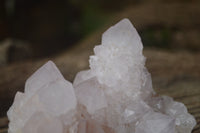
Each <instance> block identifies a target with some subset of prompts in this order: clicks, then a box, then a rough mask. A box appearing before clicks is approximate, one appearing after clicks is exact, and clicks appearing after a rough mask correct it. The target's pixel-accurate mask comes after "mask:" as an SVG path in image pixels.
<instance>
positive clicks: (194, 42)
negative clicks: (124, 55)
mask: <svg viewBox="0 0 200 133" xmlns="http://www.w3.org/2000/svg"><path fill="white" fill-rule="evenodd" d="M122 18H129V19H130V20H131V21H132V23H133V24H134V26H135V27H136V29H137V30H138V32H139V34H140V35H141V38H142V41H143V43H144V54H145V56H147V59H148V60H147V67H148V69H149V71H150V72H151V73H152V78H153V84H154V88H155V89H156V91H157V92H159V93H161V94H166V95H170V96H172V97H173V98H175V99H176V100H178V101H181V102H183V103H184V104H186V106H187V107H188V108H189V111H190V112H191V113H192V114H193V115H195V118H196V119H197V121H198V124H199V123H200V52H199V51H200V2H199V0H84V1H80V0H56V1H55V0H0V133H5V132H7V123H8V120H7V118H6V111H7V110H8V108H9V106H10V105H11V103H12V101H13V98H14V95H15V93H16V91H23V88H24V83H25V81H26V79H27V78H28V77H29V76H30V75H31V74H32V73H33V72H34V71H35V70H36V69H37V68H39V67H40V66H41V65H42V64H44V63H45V62H46V61H47V60H49V59H51V60H53V61H54V62H55V63H56V64H57V65H58V67H59V69H60V70H61V72H62V73H63V75H64V76H65V78H66V79H68V80H70V81H73V78H74V76H75V74H76V73H77V72H78V71H80V70H83V69H86V68H88V63H87V60H88V56H89V55H90V54H92V48H93V47H94V46H95V45H98V44H100V39H101V34H102V33H103V32H104V31H105V30H106V29H107V28H108V27H110V26H111V25H113V24H115V23H117V22H118V21H119V20H121V19H122ZM193 132H195V133H198V132H200V127H199V125H198V126H197V127H196V128H195V130H194V131H193Z"/></svg>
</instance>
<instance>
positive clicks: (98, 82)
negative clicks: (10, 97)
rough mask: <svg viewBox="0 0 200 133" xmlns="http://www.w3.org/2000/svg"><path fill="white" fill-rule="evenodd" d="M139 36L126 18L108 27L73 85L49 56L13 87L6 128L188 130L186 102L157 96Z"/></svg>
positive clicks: (37, 132)
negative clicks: (15, 89) (20, 84)
mask: <svg viewBox="0 0 200 133" xmlns="http://www.w3.org/2000/svg"><path fill="white" fill-rule="evenodd" d="M142 49H143V45H142V42H141V39H140V37H139V35H138V33H137V31H136V29H135V28H134V27H133V25H132V24H131V23H130V21H129V20H128V19H123V20H122V21H120V22H119V23H117V24H116V25H114V26H113V27H111V28H109V29H108V30H107V31H106V32H105V33H104V34H103V37H102V44H101V45H99V46H96V47H95V48H94V53H95V54H94V55H93V56H90V60H89V62H90V69H89V70H85V71H81V72H79V73H78V74H77V75H76V77H75V80H74V82H73V84H71V83H70V82H68V81H66V80H65V79H64V78H63V76H62V75H61V73H60V72H59V70H58V69H57V67H56V66H55V64H54V63H53V62H51V61H49V62H48V63H46V64H45V65H44V66H42V67H41V68H40V69H39V70H38V71H36V72H35V73H34V74H33V75H32V76H31V77H30V78H29V79H28V80H27V81H26V85H25V92H24V93H21V92H17V94H16V96H15V100H14V103H13V105H12V106H11V108H10V109H9V111H8V118H9V120H10V123H9V131H8V132H9V133H191V131H192V129H193V127H194V126H195V125H196V121H195V119H194V117H193V116H192V115H190V114H189V113H188V111H187V109H186V107H185V106H184V104H182V103H179V102H175V101H173V99H172V98H170V97H167V96H155V92H154V90H153V89H152V81H151V75H150V74H149V73H148V71H147V69H146V68H145V57H144V56H143V54H142Z"/></svg>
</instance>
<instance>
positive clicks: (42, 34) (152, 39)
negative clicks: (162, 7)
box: [0, 0, 198, 66]
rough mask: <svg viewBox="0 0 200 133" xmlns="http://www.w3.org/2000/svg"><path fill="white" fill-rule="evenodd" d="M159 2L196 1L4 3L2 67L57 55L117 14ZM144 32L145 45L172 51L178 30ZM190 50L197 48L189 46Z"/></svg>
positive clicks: (156, 28)
mask: <svg viewBox="0 0 200 133" xmlns="http://www.w3.org/2000/svg"><path fill="white" fill-rule="evenodd" d="M196 1H197V0H196ZM160 2H162V3H163V2H164V3H173V2H178V3H183V2H184V3H191V2H195V0H175V1H173V0H165V1H164V0H85V1H79V0H57V1H55V0H1V1H0V53H1V54H0V66H2V65H5V64H9V63H12V62H17V61H23V60H28V59H29V60H30V59H37V58H42V57H49V56H54V55H55V54H57V53H60V52H62V51H63V49H67V48H69V47H71V46H74V45H75V44H77V42H79V41H80V40H81V39H83V38H85V37H86V36H89V35H90V34H92V33H93V32H94V31H96V30H98V29H99V28H101V27H103V26H104V25H105V24H106V23H108V22H109V21H110V20H112V18H113V15H114V14H116V13H120V12H122V11H123V10H125V9H127V8H128V7H132V6H136V5H141V4H145V3H155V4H157V3H160ZM146 15H148V14H146ZM152 17H153V16H152ZM177 19H178V18H177ZM133 23H134V22H133ZM141 29H142V28H141ZM141 29H139V33H140V35H141V37H142V40H143V42H144V44H145V45H147V46H153V47H159V48H170V47H171V46H170V45H169V44H170V43H171V41H172V38H173V37H172V36H173V34H172V33H174V32H176V31H178V29H177V28H176V27H166V26H160V25H152V26H150V27H148V28H145V29H142V30H141ZM3 45H4V46H3ZM189 50H193V51H195V50H198V49H197V47H196V46H195V47H192V46H190V47H189Z"/></svg>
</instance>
